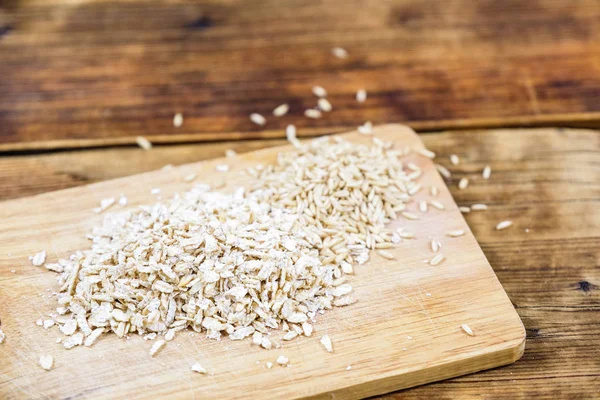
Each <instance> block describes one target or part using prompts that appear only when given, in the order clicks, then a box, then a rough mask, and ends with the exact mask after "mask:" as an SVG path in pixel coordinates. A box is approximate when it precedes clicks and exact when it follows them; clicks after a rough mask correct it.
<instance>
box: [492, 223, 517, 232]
mask: <svg viewBox="0 0 600 400" xmlns="http://www.w3.org/2000/svg"><path fill="white" fill-rule="evenodd" d="M512 224H513V223H512V221H502V222H500V223H498V225H496V230H498V231H501V230H502V229H506V228H508V227H510V226H512Z"/></svg>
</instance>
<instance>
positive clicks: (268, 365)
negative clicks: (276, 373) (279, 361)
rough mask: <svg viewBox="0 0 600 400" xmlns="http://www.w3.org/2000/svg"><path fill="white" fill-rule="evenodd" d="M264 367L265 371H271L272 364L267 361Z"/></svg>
mask: <svg viewBox="0 0 600 400" xmlns="http://www.w3.org/2000/svg"><path fill="white" fill-rule="evenodd" d="M265 366H266V367H267V369H271V368H273V363H272V362H270V361H267V362H266V363H265Z"/></svg>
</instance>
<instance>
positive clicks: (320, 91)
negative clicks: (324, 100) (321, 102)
mask: <svg viewBox="0 0 600 400" xmlns="http://www.w3.org/2000/svg"><path fill="white" fill-rule="evenodd" d="M312 92H313V94H314V95H315V96H317V97H327V90H325V88H324V87H322V86H313V88H312Z"/></svg>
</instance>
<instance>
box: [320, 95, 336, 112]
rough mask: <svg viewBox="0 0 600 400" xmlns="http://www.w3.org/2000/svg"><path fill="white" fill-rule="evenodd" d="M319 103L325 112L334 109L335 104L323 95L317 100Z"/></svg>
mask: <svg viewBox="0 0 600 400" xmlns="http://www.w3.org/2000/svg"><path fill="white" fill-rule="evenodd" d="M317 105H318V106H319V108H320V109H321V111H324V112H330V111H331V110H332V109H333V106H332V105H331V103H330V102H329V100H327V99H326V98H324V97H321V98H320V99H319V101H318V102H317Z"/></svg>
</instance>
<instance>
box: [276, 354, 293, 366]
mask: <svg viewBox="0 0 600 400" xmlns="http://www.w3.org/2000/svg"><path fill="white" fill-rule="evenodd" d="M275 362H276V363H277V364H279V365H281V366H285V365H288V364H289V362H290V359H289V358H287V357H286V356H279V357H277V360H276V361H275Z"/></svg>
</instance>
